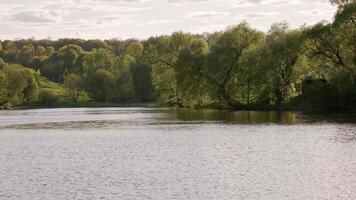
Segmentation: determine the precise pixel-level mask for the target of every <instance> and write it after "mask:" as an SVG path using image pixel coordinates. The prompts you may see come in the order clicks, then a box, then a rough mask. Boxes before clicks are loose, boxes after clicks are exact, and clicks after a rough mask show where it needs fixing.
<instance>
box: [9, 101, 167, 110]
mask: <svg viewBox="0 0 356 200" xmlns="http://www.w3.org/2000/svg"><path fill="white" fill-rule="evenodd" d="M95 107H97V108H108V107H148V108H159V107H166V106H164V105H162V104H159V103H107V102H66V103H61V104H57V105H36V104H33V105H21V106H14V107H12V108H11V109H13V110H27V109H46V108H95Z"/></svg>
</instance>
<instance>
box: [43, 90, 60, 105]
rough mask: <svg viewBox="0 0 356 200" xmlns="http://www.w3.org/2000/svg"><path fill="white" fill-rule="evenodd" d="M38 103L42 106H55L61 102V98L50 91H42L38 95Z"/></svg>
mask: <svg viewBox="0 0 356 200" xmlns="http://www.w3.org/2000/svg"><path fill="white" fill-rule="evenodd" d="M38 102H39V104H40V105H47V106H53V105H57V104H58V102H59V96H58V95H56V94H55V93H53V92H52V91H50V90H46V89H44V90H41V91H40V93H39V94H38Z"/></svg>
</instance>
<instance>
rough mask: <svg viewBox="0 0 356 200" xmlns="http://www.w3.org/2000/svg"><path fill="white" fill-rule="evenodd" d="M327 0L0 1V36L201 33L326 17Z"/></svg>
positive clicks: (293, 23)
mask: <svg viewBox="0 0 356 200" xmlns="http://www.w3.org/2000/svg"><path fill="white" fill-rule="evenodd" d="M335 10H336V8H335V7H333V6H331V5H330V4H329V3H328V1H327V0H0V27H1V28H0V40H4V39H27V38H35V39H42V38H51V39H58V38H83V39H111V38H118V39H127V38H137V39H145V38H148V37H150V36H156V35H162V34H170V33H172V32H174V31H184V32H191V33H204V32H213V31H220V30H224V29H225V28H226V27H227V26H231V25H236V24H238V23H240V22H242V21H247V22H248V23H249V24H250V25H251V26H252V27H254V28H256V29H258V30H261V31H268V29H269V27H270V26H271V25H272V24H273V23H275V22H283V21H287V22H288V23H289V24H290V26H291V27H292V28H298V27H300V26H301V25H303V24H307V25H312V24H315V23H317V22H320V21H322V20H327V21H331V20H332V18H333V15H334V13H335Z"/></svg>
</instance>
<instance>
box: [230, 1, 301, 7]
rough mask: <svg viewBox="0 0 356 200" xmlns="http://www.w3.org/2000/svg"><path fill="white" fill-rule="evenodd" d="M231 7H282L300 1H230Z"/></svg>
mask: <svg viewBox="0 0 356 200" xmlns="http://www.w3.org/2000/svg"><path fill="white" fill-rule="evenodd" d="M230 2H231V3H232V6H233V7H251V6H257V5H273V6H282V5H288V4H298V3H301V0H237V1H236V0H230Z"/></svg>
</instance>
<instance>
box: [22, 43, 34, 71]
mask: <svg viewBox="0 0 356 200" xmlns="http://www.w3.org/2000/svg"><path fill="white" fill-rule="evenodd" d="M34 56H35V48H34V47H33V45H32V44H26V45H24V46H23V47H22V48H21V50H20V53H19V63H20V64H21V65H23V66H29V65H30V63H31V61H32V59H33V57H34Z"/></svg>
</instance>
